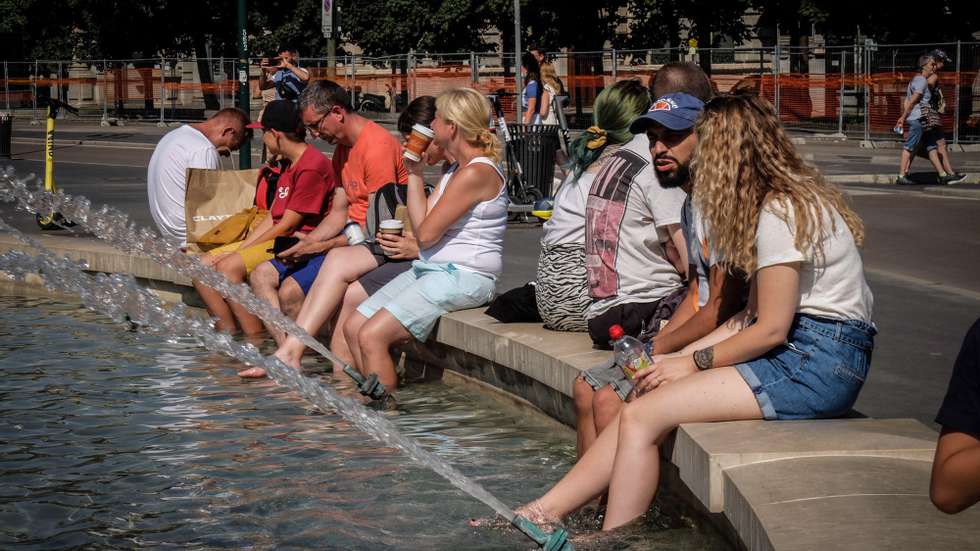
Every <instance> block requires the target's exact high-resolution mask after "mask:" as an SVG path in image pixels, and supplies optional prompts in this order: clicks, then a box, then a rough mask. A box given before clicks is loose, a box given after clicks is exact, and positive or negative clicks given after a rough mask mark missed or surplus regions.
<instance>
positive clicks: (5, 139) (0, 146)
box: [0, 112, 14, 159]
mask: <svg viewBox="0 0 980 551" xmlns="http://www.w3.org/2000/svg"><path fill="white" fill-rule="evenodd" d="M13 125H14V116H13V114H11V113H3V112H0V159H9V158H10V135H11V134H12V132H13Z"/></svg>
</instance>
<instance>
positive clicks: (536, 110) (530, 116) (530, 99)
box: [521, 52, 544, 124]
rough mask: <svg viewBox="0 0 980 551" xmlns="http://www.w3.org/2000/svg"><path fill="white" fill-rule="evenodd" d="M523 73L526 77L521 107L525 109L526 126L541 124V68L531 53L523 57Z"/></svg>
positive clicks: (526, 53)
mask: <svg viewBox="0 0 980 551" xmlns="http://www.w3.org/2000/svg"><path fill="white" fill-rule="evenodd" d="M521 73H522V74H523V75H524V90H523V91H522V92H521V106H522V107H523V108H524V118H523V119H522V121H521V122H523V123H524V124H541V115H540V111H541V95H542V94H543V93H544V87H543V86H541V67H540V66H539V65H538V60H537V59H535V58H534V56H533V55H531V53H529V52H525V53H524V55H523V56H521Z"/></svg>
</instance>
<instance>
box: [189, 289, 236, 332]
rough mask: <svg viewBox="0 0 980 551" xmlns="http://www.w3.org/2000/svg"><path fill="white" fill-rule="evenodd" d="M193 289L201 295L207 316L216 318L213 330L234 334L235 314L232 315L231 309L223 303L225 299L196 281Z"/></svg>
mask: <svg viewBox="0 0 980 551" xmlns="http://www.w3.org/2000/svg"><path fill="white" fill-rule="evenodd" d="M194 288H195V289H197V294H199V295H201V300H202V301H204V307H205V308H207V310H208V314H211V317H213V318H217V321H215V323H214V329H215V330H216V331H224V332H226V333H234V332H235V331H236V330H237V329H238V327H237V326H236V325H235V314H233V313H232V311H231V307H229V306H228V303H227V302H225V297H223V296H221V295H220V294H219V293H218V291H215V290H214V289H212V288H210V287H208V286H207V285H204V284H203V283H201V282H200V281H197V280H194Z"/></svg>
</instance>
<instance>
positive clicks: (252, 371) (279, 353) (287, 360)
mask: <svg viewBox="0 0 980 551" xmlns="http://www.w3.org/2000/svg"><path fill="white" fill-rule="evenodd" d="M273 356H275V357H276V358H278V359H279V361H280V362H282V363H284V364H286V365H288V366H290V367H292V368H293V369H300V365H299V358H293V357H291V356H290V355H289V354H288V353H286V352H284V351H283V349H282V348H280V349H279V350H276V353H275V354H273ZM238 376H239V377H242V378H243V379H261V378H263V377H265V376H266V372H265V369H263V368H261V367H252V368H249V369H246V370H244V371H239V372H238Z"/></svg>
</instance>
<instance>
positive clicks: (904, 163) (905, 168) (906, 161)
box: [898, 149, 912, 176]
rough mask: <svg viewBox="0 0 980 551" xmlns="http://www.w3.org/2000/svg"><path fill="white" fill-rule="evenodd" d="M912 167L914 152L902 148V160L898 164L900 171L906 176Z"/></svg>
mask: <svg viewBox="0 0 980 551" xmlns="http://www.w3.org/2000/svg"><path fill="white" fill-rule="evenodd" d="M910 168H912V152H911V151H909V150H908V149H902V160H901V162H900V163H899V165H898V173H899V174H901V175H902V176H905V175H907V174H908V173H909V169H910Z"/></svg>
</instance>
